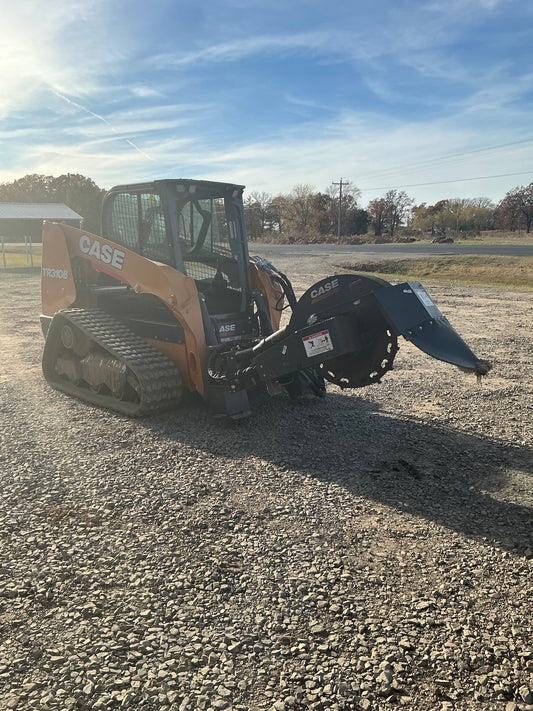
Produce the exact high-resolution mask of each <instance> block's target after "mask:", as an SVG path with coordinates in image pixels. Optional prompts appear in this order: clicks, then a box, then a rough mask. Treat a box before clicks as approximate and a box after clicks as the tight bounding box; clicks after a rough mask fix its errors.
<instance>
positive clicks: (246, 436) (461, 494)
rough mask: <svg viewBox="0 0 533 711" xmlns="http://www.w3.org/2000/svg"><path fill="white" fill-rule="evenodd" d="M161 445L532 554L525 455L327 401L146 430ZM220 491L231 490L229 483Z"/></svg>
mask: <svg viewBox="0 0 533 711" xmlns="http://www.w3.org/2000/svg"><path fill="white" fill-rule="evenodd" d="M146 425H147V426H148V427H149V428H153V429H154V430H156V431H157V432H158V433H159V434H160V435H163V436H164V437H165V439H167V440H171V441H175V442H176V443H182V444H186V445H188V446H192V447H195V448H198V449H200V450H201V451H205V452H209V453H212V454H215V455H217V456H219V457H225V458H228V459H235V460H236V470H238V469H239V468H240V467H241V466H242V465H241V464H240V463H239V462H240V461H241V460H244V459H246V458H247V457H256V458H259V459H262V460H265V461H267V462H270V463H273V464H275V465H276V466H277V467H279V469H280V470H281V473H283V472H284V471H286V477H287V479H289V480H290V477H291V470H293V471H297V472H300V473H301V474H302V475H305V476H309V477H316V478H317V479H320V480H325V481H331V482H335V483H337V484H338V485H340V486H342V487H343V488H345V489H346V490H347V491H349V492H350V493H353V494H354V495H357V496H361V497H365V498H367V499H371V500H374V501H379V502H381V503H383V504H387V505H389V506H393V507H396V508H398V509H399V510H401V511H405V512H408V513H411V514H415V515H417V516H420V517H423V518H426V519H428V520H431V521H434V522H436V523H438V524H441V525H443V526H446V527H448V528H451V529H454V530H456V531H459V532H461V533H463V534H465V535H467V536H470V537H475V538H486V539H487V540H488V541H491V542H494V543H495V544H496V545H498V546H500V547H502V548H504V549H506V550H512V551H515V552H518V553H524V552H526V551H528V549H530V550H529V552H528V555H530V554H531V552H530V551H531V549H532V548H533V526H532V523H533V501H532V494H531V492H532V490H533V450H532V449H531V448H530V447H519V446H513V445H510V444H508V443H504V442H498V441H495V440H493V439H488V438H483V437H481V436H475V435H471V434H465V433H464V432H460V431H457V430H453V429H448V428H444V427H440V426H433V425H431V424H430V423H428V422H424V421H421V420H416V419H413V418H401V417H398V416H397V415H395V414H391V413H387V412H386V411H383V410H380V409H379V406H377V405H375V404H374V403H369V402H367V401H362V400H359V399H358V398H356V397H347V396H345V395H343V394H336V393H329V394H328V396H327V398H325V400H323V401H314V402H311V403H309V404H303V405H298V404H293V403H291V402H289V401H288V400H286V399H279V400H271V399H267V400H266V401H264V402H261V403H259V404H257V405H256V407H255V408H254V414H253V415H252V417H251V418H249V419H248V420H245V421H241V422H239V423H232V424H228V423H224V422H223V421H213V419H212V418H211V417H210V416H209V414H208V413H207V412H206V411H205V410H204V409H203V408H201V407H198V408H193V410H192V411H191V410H187V412H184V411H181V412H180V411H178V412H177V413H175V414H174V415H172V416H171V417H170V418H168V417H167V418H165V419H163V418H157V419H155V420H151V421H149V422H147V423H146ZM228 483H229V484H230V483H231V482H228Z"/></svg>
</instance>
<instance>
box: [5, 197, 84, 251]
mask: <svg viewBox="0 0 533 711" xmlns="http://www.w3.org/2000/svg"><path fill="white" fill-rule="evenodd" d="M43 220H49V221H50V222H63V223H65V224H67V225H71V226H72V227H78V228H79V227H81V221H82V217H81V215H78V213H77V212H74V210H71V209H70V207H67V206H66V205H64V204H63V203H54V202H0V237H3V238H4V240H5V241H6V242H23V241H24V238H25V237H31V239H32V242H40V241H41V238H42V229H43Z"/></svg>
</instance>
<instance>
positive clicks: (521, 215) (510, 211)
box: [497, 183, 533, 234]
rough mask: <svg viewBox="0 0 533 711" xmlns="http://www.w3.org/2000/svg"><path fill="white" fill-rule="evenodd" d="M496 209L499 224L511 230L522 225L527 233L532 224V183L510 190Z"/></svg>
mask: <svg viewBox="0 0 533 711" xmlns="http://www.w3.org/2000/svg"><path fill="white" fill-rule="evenodd" d="M497 209H498V224H499V225H500V226H502V227H504V229H509V230H513V229H516V228H517V227H518V229H521V227H522V225H523V226H525V228H526V232H527V234H529V232H530V231H531V225H532V224H533V183H530V184H529V185H526V186H525V187H524V186H522V187H520V188H515V189H514V190H510V191H509V192H508V193H507V194H506V196H505V197H504V198H503V200H502V201H501V202H500V204H499V205H498V208H497Z"/></svg>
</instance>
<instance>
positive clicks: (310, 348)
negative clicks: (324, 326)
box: [302, 331, 333, 358]
mask: <svg viewBox="0 0 533 711" xmlns="http://www.w3.org/2000/svg"><path fill="white" fill-rule="evenodd" d="M302 341H303V344H304V348H305V353H306V355H307V357H308V358H312V357H313V356H316V355H320V353H327V352H328V351H332V350H333V343H332V342H331V338H330V335H329V331H319V332H318V333H313V334H312V335H311V336H304V337H303V338H302Z"/></svg>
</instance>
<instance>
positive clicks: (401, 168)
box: [371, 138, 533, 178]
mask: <svg viewBox="0 0 533 711" xmlns="http://www.w3.org/2000/svg"><path fill="white" fill-rule="evenodd" d="M527 143H533V140H532V139H531V138H527V139H523V140H521V141H511V142H509V143H500V144H498V145H496V146H487V147H486V148H475V149H473V150H470V151H463V152H461V153H450V154H448V155H444V156H436V157H435V158H427V159H425V160H421V161H416V162H414V163H404V164H402V165H401V166H398V167H396V166H392V167H391V168H388V169H385V170H378V171H376V172H374V173H373V177H377V178H382V177H385V176H386V175H389V174H391V173H397V172H401V171H404V170H405V169H406V168H418V167H424V166H425V167H427V166H431V165H438V164H439V163H445V162H447V161H450V160H453V159H455V158H463V157H465V156H469V155H474V154H476V153H489V152H493V151H501V150H505V149H510V148H512V147H518V146H523V145H524V144H527ZM371 176H372V172H371Z"/></svg>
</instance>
